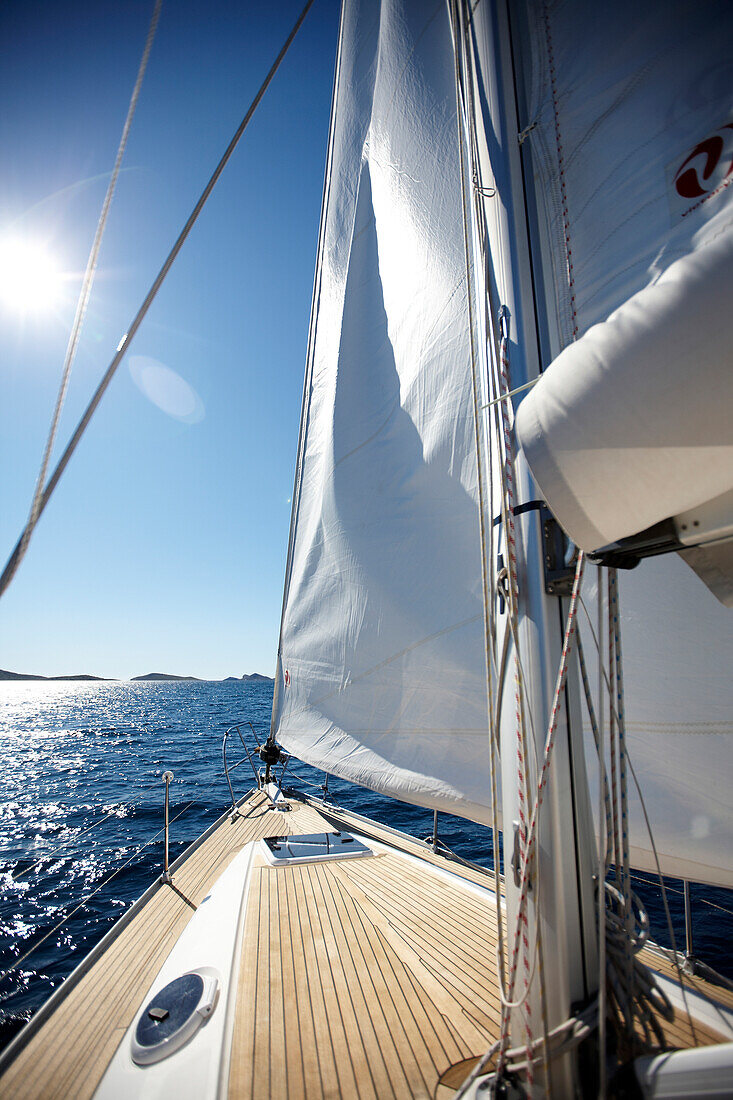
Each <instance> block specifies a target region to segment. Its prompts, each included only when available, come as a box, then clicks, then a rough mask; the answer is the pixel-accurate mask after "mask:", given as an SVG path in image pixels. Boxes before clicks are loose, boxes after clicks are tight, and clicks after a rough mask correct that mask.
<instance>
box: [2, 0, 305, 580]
mask: <svg viewBox="0 0 733 1100" xmlns="http://www.w3.org/2000/svg"><path fill="white" fill-rule="evenodd" d="M312 4H313V0H307V3H306V5H305V7H304V8H303V10H302V11H301V13H300V15H299V16H298V19H297V20H296V22H295V25H294V26H293V29H292V30H291V32H290V34H289V35H288V37H287V39H286V40H285V43H284V44H283V46H282V49H281V50H280V53H279V54H278V55H277V57H276V58H275V60H274V62H273V64H272V67H271V69H270V71H269V73H268V74H267V76H266V77H265V79H264V81H263V82H262V84H261V85H260V89H259V91H258V92H257V95H256V96H255V97H254V99H253V100H252V103H251V104H250V106H249V109H248V110H247V113H246V114H245V116H244V118H243V119H242V121H241V122H240V124H239V126H238V127H237V130H236V132H235V134H234V137H233V138H232V140H231V141H230V142H229V145H228V146H227V148H226V150H225V152H224V155H223V156H222V158H221V160H220V161H219V163H218V164H217V166H216V168H215V169H214V172H213V175H212V176H211V179H210V180H209V182H208V183H207V184H206V187H205V188H204V190H203V191H202V193H201V196H200V198H199V200H198V202H197V203H196V205H195V206H194V208H193V210H192V211H191V214H190V216H189V218H188V221H187V222H186V224H185V225H184V227H183V229H182V230H181V232H180V234H179V236H178V239H177V240H176V243H175V244H174V245H173V248H172V249H171V250H170V252H169V253H168V256H167V258H166V260H165V263H164V264H163V266H162V267H161V269H160V271H159V272H158V274H157V276H156V278H155V281H154V282H153V285H152V286H151V288H150V290H149V291H148V293H147V295H146V297H145V300H144V302H143V304H142V305H141V306H140V309H139V310H138V311H137V313H136V314H135V317H134V318H133V320H132V323H131V324H130V327H129V329H128V331H127V332H126V333H125V335H124V336H123V337H122V339H121V340H120V343H119V347H118V349H117V352H116V354H115V356H114V358H113V359H112V362H111V363H110V365H109V366H108V367H107V370H106V372H105V374H104V377H103V378H102V381H101V382H100V383H99V385H98V387H97V389H96V390H95V392H94V395H93V397H92V399H91V401H90V402H89V404H88V405H87V408H86V411H85V412H84V415H83V416H82V418H81V420H80V421H79V423H78V425H77V427H76V431H75V432H74V434H73V435H72V437H71V439H70V441H69V443H68V445H67V447H66V450H65V451H64V453H63V454H62V456H61V458H60V459H59V461H58V464H57V466H56V469H55V470H54V472H53V473H52V474H51V477H50V478H49V480H48V483H47V485H46V487H45V489H44V490H43V492H42V493H41V495H40V499H39V501H38V506H37V513H36V517H35V521H34V523H33V524H32V525H31V523H30V520H29V522H28V523H27V524H26V526H25V528H24V529H23V533H22V535H21V536H20V538H19V539H18V542H17V543H16V546H15V549H14V550H13V552H12V554H11V555H10V558H9V559H8V562H7V565H6V566H5V569H4V570H3V574H2V576H1V577H0V596H2V595H3V594H4V593H5V590H6V589H7V587H8V585H9V584H10V582H11V580H12V579H13V576H14V574H15V571H16V569H17V568H18V565H19V563H20V560H21V558H22V556H23V553H24V544H25V545H26V546H27V544H28V540H29V539H30V537H31V535H32V533H33V528H34V527H35V524H36V523H37V522H38V520H39V519H40V517H41V515H42V513H43V510H44V508H45V507H46V505H47V504H48V502H49V500H50V499H51V494H52V493H53V491H54V489H55V488H56V486H57V485H58V483H59V480H60V479H61V475H62V474H63V472H64V470H65V469H66V467H67V465H68V464H69V459H70V458H71V456H72V455H73V453H74V451H75V450H76V448H77V445H78V443H79V440H80V439H81V437H82V435H83V434H84V432H85V431H86V428H87V426H88V424H89V421H90V420H91V419H92V416H93V415H94V413H95V412H96V409H97V406H98V405H99V402H100V401H101V400H102V397H103V396H104V393H105V391H106V389H107V387H108V386H109V384H110V382H111V381H112V378H113V377H114V375H115V372H116V371H117V368H118V367H119V365H120V363H121V362H122V360H123V358H124V356H125V353H126V352H127V349H128V347H129V346H130V344H131V343H132V339H133V337H134V336H135V333H136V332H137V330H138V329H139V328H140V325H141V324H142V322H143V320H144V318H145V315H146V314H147V312H148V310H149V309H150V307H151V305H152V304H153V302H154V300H155V298H156V296H157V294H158V291H159V290H160V288H161V286H162V285H163V282H164V280H165V278H166V276H167V274H168V272H169V271H170V269H171V267H172V265H173V262H174V261H175V259H176V257H177V256H178V253H179V252H180V251H181V249H182V247H183V245H184V243H185V241H186V238H187V237H188V235H189V233H190V232H191V230H192V229H193V227H194V224H195V223H196V221H197V220H198V216H199V214H200V213H201V211H202V210H203V208H204V206H205V204H206V201H207V199H208V197H209V195H210V194H211V192H212V191H213V189H214V186H215V185H216V183H217V181H218V179H219V176H220V175H221V174H222V172H223V171H224V168H225V167H226V165H227V162H228V160H229V158H230V157H231V155H232V153H233V152H234V150H235V149H236V147H237V145H238V143H239V139H240V138H241V136H242V134H243V133H244V131H245V130H246V128H247V126H248V125H249V122H250V120H251V118H252V116H253V114H254V113H255V111H256V110H257V107H258V106H259V103H260V100H261V99H262V97H263V95H264V94H265V92H266V91H267V89H268V87H269V85H270V83H271V81H272V78H273V77H274V76H275V73H276V72H277V70H278V69H279V67H280V63H281V61H282V60H283V58H284V57H285V54H286V53H287V52H288V49H289V48H290V45H291V43H292V41H293V39H294V38H295V36H296V34H297V33H298V31H299V30H300V27H301V24H302V23H303V20H304V19H305V17H306V15H307V14H308V12H309V10H310V8H311V6H312Z"/></svg>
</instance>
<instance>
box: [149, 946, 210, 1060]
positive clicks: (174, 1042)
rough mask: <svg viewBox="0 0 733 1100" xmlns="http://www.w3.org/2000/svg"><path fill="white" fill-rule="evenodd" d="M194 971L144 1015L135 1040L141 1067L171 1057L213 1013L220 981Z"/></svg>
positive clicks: (164, 992) (151, 1003) (163, 992)
mask: <svg viewBox="0 0 733 1100" xmlns="http://www.w3.org/2000/svg"><path fill="white" fill-rule="evenodd" d="M208 969H209V968H205V970H204V971H203V972H202V973H199V972H197V971H195V970H194V971H191V972H190V973H188V974H182V975H181V977H180V978H176V979H175V980H174V981H172V982H169V983H168V985H166V986H164V987H163V989H161V990H159V991H158V992H157V993H156V994H155V995H154V996H153V997H152V998H151V999H150V1001H148V1003H147V1004H146V1005H145V1007H144V1009H143V1010H142V1012H141V1013H140V1015H139V1017H138V1021H137V1027H136V1028H135V1035H134V1037H133V1040H132V1060H133V1062H136V1063H137V1065H139V1066H147V1065H152V1064H153V1063H154V1062H159V1061H160V1060H161V1059H162V1058H167V1057H168V1055H169V1054H172V1053H173V1052H174V1051H175V1050H178V1049H179V1048H180V1047H182V1046H183V1044H184V1043H186V1042H187V1041H188V1040H189V1039H190V1038H191V1036H192V1035H193V1034H194V1033H195V1032H196V1031H197V1030H198V1029H199V1027H201V1025H202V1023H203V1022H204V1020H205V1019H206V1018H207V1017H208V1016H209V1015H210V1014H211V1012H212V1011H213V1009H214V1006H215V1004H216V999H217V993H218V986H219V982H218V979H217V978H216V977H215V976H214V975H213V974H210V973H206V970H208Z"/></svg>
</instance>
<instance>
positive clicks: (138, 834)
mask: <svg viewBox="0 0 733 1100" xmlns="http://www.w3.org/2000/svg"><path fill="white" fill-rule="evenodd" d="M271 705H272V685H271V684H269V683H249V682H246V681H239V680H236V681H224V682H204V681H196V682H191V681H186V682H155V683H153V682H133V683H128V682H119V683H118V682H89V683H82V682H51V683H49V682H35V681H24V682H10V683H8V682H4V683H0V756H1V759H2V764H3V768H2V780H1V781H0V974H1V977H0V1045H4V1044H5V1043H7V1042H8V1041H9V1040H10V1039H11V1038H12V1036H13V1035H14V1034H15V1032H16V1031H17V1030H18V1029H19V1028H20V1027H21V1026H22V1024H23V1023H24V1022H25V1020H27V1019H29V1018H30V1016H31V1015H32V1014H33V1012H35V1010H36V1009H37V1008H38V1007H39V1005H40V1004H42V1003H43V1001H44V1000H45V999H46V997H48V996H49V994H50V993H51V991H52V990H53V989H54V988H55V987H56V986H57V985H59V983H60V982H61V981H62V980H63V979H64V977H65V976H66V975H67V974H69V973H70V972H71V970H73V969H74V967H75V966H76V965H77V964H78V963H79V961H80V960H81V959H82V958H83V957H84V955H85V954H86V953H87V952H88V951H89V950H91V948H92V947H93V946H94V944H95V943H96V942H97V941H98V940H99V939H100V938H101V937H102V936H103V935H104V933H105V932H106V931H107V930H108V929H109V928H110V927H111V925H112V924H113V923H114V922H115V920H117V918H118V917H119V916H120V915H121V914H122V913H123V912H124V911H125V910H126V908H127V907H128V906H129V905H130V904H131V903H132V902H133V901H134V900H135V898H137V897H139V896H140V894H142V893H143V891H144V890H145V889H146V888H147V887H148V886H149V885H150V883H151V882H152V881H153V880H154V879H155V878H156V877H157V876H158V875H159V874H160V873H161V870H162V862H163V834H162V828H161V827H162V822H163V804H164V792H165V784H164V783H163V780H162V776H163V773H164V772H165V771H167V770H169V771H172V772H173V775H174V780H173V782H172V783H171V788H170V797H171V807H170V817H171V828H170V838H171V839H170V858H171V860H173V859H175V857H176V856H177V855H178V854H179V853H180V852H182V851H183V849H184V848H185V847H186V846H187V845H188V844H190V843H191V842H192V841H193V840H195V839H196V837H197V836H199V834H200V833H201V832H202V831H203V830H204V829H205V828H206V827H207V826H208V825H210V824H211V822H212V821H214V820H215V819H216V818H217V817H218V816H219V815H220V814H221V813H223V812H224V810H225V809H226V808H227V806H228V804H229V791H228V787H227V783H226V779H225V775H224V769H223V766H222V739H223V737H224V733H225V732H226V730H227V729H229V728H230V727H231V726H233V725H234V724H236V723H243V726H242V734H243V736H244V737H245V740H248V743H249V744H250V746H251V745H252V744H253V743H254V740H253V735H252V731H251V730H250V726H249V724H248V723H251V724H252V727H254V734H255V735H256V737H257V738H258V739H259V740H260V741H261V740H263V739H264V738H265V737H266V736H267V732H268V729H269V719H270V709H271ZM228 753H229V764H230V768H232V766H234V767H233V770H231V779H232V783H233V786H234V793H235V796H236V797H240V796H242V795H244V794H245V793H246V792H247V790H248V789H249V788H250V787H251V786H252V783H253V776H252V771H251V769H250V765H249V763H248V761H247V758H246V755H245V752H244V749H243V748H242V745H241V742H239V740H238V738H237V736H236V734H235V735H233V736H232V737H230V739H229V748H228ZM286 780H287V782H290V783H292V785H293V786H296V787H298V786H300V787H301V789H302V790H303V791H305V792H311V793H314V794H316V795H318V796H319V797H320V796H321V795H322V792H321V790H320V789H318V788H319V787H320V785H321V784H322V783H323V780H324V776H323V773H321V772H318V771H315V770H314V769H312V768H309V767H307V766H306V765H304V764H301V763H298V762H295V761H293V762H292V763H291V765H289V768H288V773H287V774H286ZM329 797H330V798H331V799H332V800H333V801H334V802H336V803H337V804H338V805H341V806H345V807H348V808H349V809H352V810H354V811H356V812H357V813H360V814H364V815H366V816H369V817H374V818H377V819H378V820H381V821H383V822H385V823H386V824H388V825H391V826H393V827H394V828H397V829H402V830H404V831H405V832H409V833H411V834H412V835H414V836H419V837H422V838H425V837H426V836H427V835H428V834H430V833H432V829H433V815H432V813H431V812H430V811H429V810H420V809H417V808H415V807H412V806H408V805H406V804H405V803H402V802H396V801H394V800H392V799H388V798H384V797H382V796H380V795H376V794H374V793H372V792H371V791H367V790H365V789H363V788H361V787H355V786H353V785H352V784H349V783H345V782H342V781H340V780H336V779H334V778H333V777H331V778H330V779H329ZM438 835H439V837H440V839H441V840H442V841H443V842H444V843H446V844H447V845H448V846H449V847H450V848H451V849H452V850H453V851H455V852H456V853H457V854H459V855H461V856H463V857H464V858H469V859H472V860H474V861H476V862H478V863H481V864H484V865H487V866H489V865H491V848H492V845H491V834H490V831H489V830H488V829H484V828H482V827H481V826H476V825H473V824H471V823H470V822H467V821H464V820H462V819H460V818H455V817H450V816H448V815H447V814H440V815H439V822H438ZM645 877H647V878H649V877H650V876H645ZM668 886H669V890H670V892H669V894H668V897H669V903H670V908H671V910H672V918H673V923H674V929H675V935H676V937H677V942H678V946H683V945H684V916H683V906H682V895H681V893H680V892H679V891H680V886H681V884H680V883H678V882H676V881H675V880H669V882H668ZM634 887H635V889H636V890H637V891H638V893H639V894H640V896H641V897H642V898H643V900H644V902H645V903H646V905H647V907H648V910H649V913H650V917H651V923H652V932H653V935H654V937H655V938H656V939H657V940H658V941H659V942H661V943H665V944H668V943H669V934H668V931H667V926H666V920H665V917H664V910H663V907H662V905H661V900H660V899H661V892H660V890H659V888H658V887H655V886H653V885H652V886H651V887H649V886H646V885H644V884H643V883H641V882H639V881H635V882H634ZM692 896H693V910H694V929H695V951H696V953H697V955H698V956H699V957H700V958H702V959H703V960H705V961H707V962H709V963H711V964H712V965H714V966H715V967H716V968H717V969H718V970H719V971H721V972H722V973H724V974H726V975H728V976H730V977H733V946H732V944H733V938H732V933H733V916H731V912H730V911H731V910H733V894H731V893H730V892H728V891H722V890H713V889H712V888H710V887H703V886H699V887H693V890H692ZM714 906H719V907H722V908H715V907H714Z"/></svg>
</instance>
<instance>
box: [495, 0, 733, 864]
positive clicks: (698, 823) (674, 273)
mask: <svg viewBox="0 0 733 1100" xmlns="http://www.w3.org/2000/svg"><path fill="white" fill-rule="evenodd" d="M529 7H530V18H529V19H528V20H527V23H526V25H525V27H524V31H523V54H524V62H525V74H526V80H527V84H528V86H529V88H530V90H529V92H528V96H527V104H526V111H527V114H526V119H525V120H523V122H524V124H525V125H526V140H525V152H529V154H530V156H529V157H528V158H526V163H528V164H531V166H532V174H533V191H534V194H535V196H536V203H537V211H538V216H537V218H536V224H535V229H536V233H535V236H536V240H535V251H536V255H535V262H536V263H537V264H541V265H542V266H543V268H544V269H545V272H546V273H547V272H551V273H552V277H551V278H545V280H544V284H543V285H544V287H545V288H546V291H547V295H546V301H545V307H546V310H547V314H548V316H549V317H550V318H551V323H550V326H549V327H550V333H551V335H552V337H553V339H552V341H551V344H552V351H551V356H552V355H554V356H555V357H556V358H555V360H554V362H552V363H551V365H550V366H549V368H548V369H547V371H546V372H545V374H544V376H543V377H542V379H541V380H540V382H539V383H538V384H537V386H536V387H535V389H534V390H533V391H532V393H531V394H529V395H528V396H527V397H525V398H524V400H523V401H522V404H521V405H520V408H519V411H518V414H517V432H518V435H519V437H520V440H521V443H522V447H523V449H524V453H525V455H526V457H527V458H528V460H529V462H530V465H531V466H532V470H533V473H534V475H535V477H536V478H537V480H538V482H539V485H540V488H541V491H542V492H543V494H544V495H545V498H546V500H547V501H548V503H549V505H550V507H551V508H552V510H553V511H554V512H555V514H556V515H557V517H558V518H559V520H560V522H561V523H562V524H563V526H564V527H565V528H566V530H567V531H568V533H569V534H570V535H571V537H573V538H574V539H575V541H576V542H577V543H579V544H580V545H581V546H582V547H583V548H585V549H587V550H594V549H597V548H599V547H601V546H603V545H605V544H607V543H610V542H612V541H613V540H616V539H619V538H623V537H626V536H629V535H632V534H634V533H635V532H639V531H641V530H643V529H646V528H648V527H650V526H652V525H653V524H656V523H658V522H659V521H662V520H665V519H667V518H668V517H673V516H678V514H679V513H681V512H683V511H684V510H685V509H691V508H697V507H699V506H701V505H704V504H705V502H709V501H710V500H711V499H713V498H715V499H720V500H724V499H725V495H726V493H727V494H728V495H729V498H730V499H729V504H733V496H731V490H732V489H733V427H732V426H733V418H731V408H733V371H731V364H730V346H731V339H732V338H733V329H732V328H731V321H732V318H733V312H732V311H731V308H730V287H731V272H732V271H733V186H730V185H731V184H732V183H733V102H732V100H731V84H730V42H731V33H732V32H733V8H731V6H730V4H725V3H710V4H708V5H706V6H705V10H704V13H703V12H701V9H700V7H699V5H697V4H692V3H674V4H667V3H654V4H646V5H641V6H639V5H637V4H632V3H631V2H630V0H627V2H625V3H619V4H614V5H611V6H609V5H605V6H603V5H602V6H598V5H596V6H594V7H591V6H588V5H586V4H583V3H579V2H578V3H562V4H559V3H533V4H531V5H530V6H529ZM650 44H653V48H650ZM563 349H564V350H563ZM551 356H550V357H551ZM730 521H731V515H730V508H729V515H728V522H730ZM683 522H684V521H682V522H679V521H678V523H677V530H678V534H679V535H680V541H684V538H685V532H684V530H683ZM694 525H695V519H694V518H693V519H691V520H690V524H689V526H690V532H689V533H690V534H692V532H693V527H694ZM686 553H687V552H686ZM693 553H694V552H693ZM620 582H621V599H620V605H621V616H622V627H623V629H622V638H623V652H624V666H625V679H626V721H627V733H628V749H629V754H630V759H631V762H632V764H633V765H634V767H635V770H636V773H637V777H638V779H639V783H640V786H641V790H642V792H643V796H644V799H645V803H646V809H647V811H648V814H649V818H650V821H651V825H652V828H653V831H654V836H655V840H656V844H657V849H658V855H659V859H660V862H661V866H662V870H663V871H665V872H667V873H669V874H674V875H679V876H680V877H685V878H690V879H695V880H702V881H706V882H711V883H716V884H720V885H726V886H733V810H731V799H730V780H731V776H733V722H732V721H731V715H733V677H732V676H731V668H733V617H732V616H731V613H730V611H727V610H726V608H725V607H723V606H722V605H721V604H720V603H718V602H717V601H716V599H715V598H714V597H713V596H712V595H711V594H710V592H708V591H707V590H706V588H705V587H704V586H703V584H702V583H701V581H700V580H699V579H698V578H697V577H696V576H695V575H694V574H693V573H692V572H691V571H690V570H689V569H688V568H687V567H686V566H685V565H684V564H683V563H682V561H681V560H680V558H679V557H678V556H677V555H676V554H674V555H671V556H669V555H668V556H666V557H664V558H649V559H648V560H646V561H643V562H642V563H641V565H640V566H639V567H638V568H637V569H636V570H634V571H633V572H630V573H622V574H621V575H620ZM727 583H728V590H729V592H730V590H731V588H730V585H731V578H730V577H728V582H727ZM595 585H596V581H595V579H594V578H593V577H591V578H589V580H588V583H587V584H586V590H585V604H586V607H587V609H588V611H589V613H590V616H591V618H592V619H593V621H594V623H595V615H596V590H595ZM724 587H725V586H724V585H723V588H724ZM579 621H580V628H581V634H582V636H583V638H584V642H585V650H586V654H587V655H590V654H593V653H594V647H595V642H594V638H593V636H592V632H591V629H590V624H589V623H588V620H587V619H586V616H585V613H584V612H583V613H581V615H580V620H579ZM601 641H602V642H603V639H601ZM596 675H597V673H596ZM591 679H592V681H593V685H594V687H595V684H596V683H597V680H596V679H595V676H594V675H592V676H591ZM589 737H590V734H589ZM589 755H592V753H589ZM629 797H630V840H631V859H632V863H633V864H634V865H635V866H637V867H643V868H644V869H646V870H649V871H654V870H655V869H656V859H655V856H654V853H653V851H652V845H651V842H650V838H649V833H648V830H647V826H646V822H645V819H644V814H643V809H642V806H641V801H640V797H639V795H638V794H637V792H636V790H635V789H634V788H633V787H632V789H631V791H630V795H629Z"/></svg>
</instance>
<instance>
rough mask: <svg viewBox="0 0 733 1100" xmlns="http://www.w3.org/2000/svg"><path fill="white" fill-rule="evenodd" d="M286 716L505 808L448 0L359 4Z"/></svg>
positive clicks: (341, 104) (316, 749) (317, 303)
mask: <svg viewBox="0 0 733 1100" xmlns="http://www.w3.org/2000/svg"><path fill="white" fill-rule="evenodd" d="M334 104H335V105H334V113H333V118H332V139H331V154H330V163H329V168H328V176H327V194H326V201H325V205H324V214H323V224H322V230H321V233H322V238H321V255H320V262H319V266H318V271H317V275H316V289H315V295H314V312H313V322H312V334H311V344H310V348H309V361H308V365H307V374H306V389H305V395H304V415H303V426H302V429H301V445H300V454H299V459H298V473H297V477H296V488H295V496H294V501H293V520H292V529H291V545H290V549H289V555H288V570H287V578H286V591H285V601H284V610H283V621H282V631H281V644H280V654H279V662H278V673H277V687H276V696H275V706H274V713H273V728H274V730H275V733H276V735H277V737H278V739H279V740H280V742H281V743H282V744H283V745H284V746H285V748H286V749H288V750H289V751H290V752H292V753H294V754H296V755H297V756H298V757H299V758H301V759H302V760H305V761H307V762H308V763H310V764H313V765H315V766H317V767H319V768H324V769H326V770H327V771H329V772H331V773H334V774H336V775H338V776H341V777H343V778H345V779H348V780H351V781H353V782H356V783H360V784H363V785H364V786H367V787H370V788H372V789H374V790H378V791H382V792H384V793H386V794H389V795H393V796H395V797H397V798H401V799H405V800H408V801H410V802H413V803H416V804H419V805H424V806H428V807H433V808H435V809H442V810H447V811H449V812H452V813H457V814H461V815H463V816H466V817H470V818H472V819H474V820H477V821H489V820H490V811H489V771H488V720H487V700H486V672H485V665H484V643H483V637H484V630H483V605H482V595H481V560H480V549H479V545H480V544H479V513H478V504H477V499H478V495H477V460H476V453H475V443H474V412H473V402H472V387H471V348H470V340H469V326H468V312H467V280H466V272H465V259H464V238H463V222H462V213H461V184H460V173H459V167H458V165H459V157H458V144H457V143H458V137H457V123H456V106H455V104H456V97H455V84H454V61H453V49H452V42H451V35H450V28H449V23H448V14H447V6H446V4H445V3H444V0H436V2H431V3H424V2H422V0H414V2H411V3H407V4H405V3H401V4H399V5H398V4H396V3H389V2H387V3H383V4H382V5H381V12H380V5H379V4H377V3H375V2H371V0H360V2H356V3H350V4H347V5H345V11H344V15H343V23H342V32H341V43H340V51H339V63H338V70H337V84H336V94H335V101H334Z"/></svg>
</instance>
